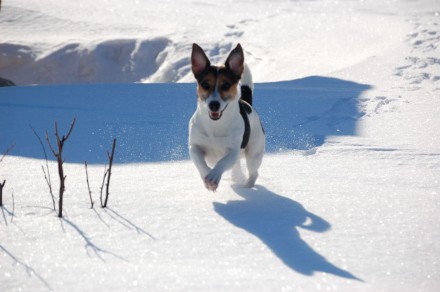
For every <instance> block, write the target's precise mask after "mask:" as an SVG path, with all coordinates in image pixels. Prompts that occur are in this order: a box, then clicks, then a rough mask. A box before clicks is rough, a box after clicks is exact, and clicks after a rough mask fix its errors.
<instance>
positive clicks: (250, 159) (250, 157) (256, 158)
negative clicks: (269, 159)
mask: <svg viewBox="0 0 440 292" xmlns="http://www.w3.org/2000/svg"><path fill="white" fill-rule="evenodd" d="M262 161H263V152H261V153H250V152H246V166H247V169H248V174H249V178H248V180H247V182H246V184H245V187H246V188H252V187H254V185H255V181H256V180H257V178H258V168H260V166H261V163H262Z"/></svg>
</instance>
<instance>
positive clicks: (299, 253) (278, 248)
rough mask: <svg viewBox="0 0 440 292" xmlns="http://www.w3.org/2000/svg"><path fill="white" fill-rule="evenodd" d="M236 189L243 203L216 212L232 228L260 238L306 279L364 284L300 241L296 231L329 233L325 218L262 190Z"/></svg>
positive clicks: (221, 206)
mask: <svg viewBox="0 0 440 292" xmlns="http://www.w3.org/2000/svg"><path fill="white" fill-rule="evenodd" d="M234 189H235V192H236V193H237V194H238V195H240V196H241V197H243V198H244V200H236V201H229V202H227V203H226V204H222V203H214V209H215V211H216V212H217V213H218V214H220V215H221V216H222V217H224V218H225V219H226V220H227V221H229V222H230V223H232V224H233V225H235V226H237V227H239V228H241V229H243V230H245V231H247V232H249V233H251V234H253V235H255V236H256V237H258V238H259V239H260V240H261V241H262V242H263V243H264V244H266V245H267V246H268V247H269V248H270V249H271V250H272V251H273V253H274V254H275V255H276V256H277V257H278V258H279V259H280V260H282V261H283V262H284V263H285V264H286V265H287V266H288V267H289V268H291V269H292V270H294V271H296V272H298V273H300V274H303V275H307V276H311V275H313V274H314V272H324V273H328V274H332V275H335V276H339V277H342V278H347V279H353V280H359V281H362V280H360V279H359V278H357V277H356V276H354V275H353V274H351V273H350V272H348V271H345V270H344V269H342V268H339V267H337V266H335V265H334V264H332V263H330V262H329V261H328V260H327V259H326V258H325V257H324V256H322V255H320V254H319V253H318V252H316V251H315V250H313V248H312V247H310V246H309V245H308V244H307V243H306V242H305V241H304V240H302V239H301V236H300V234H299V232H298V230H297V228H303V229H307V230H309V231H313V232H325V231H327V230H329V229H330V224H329V223H328V222H327V221H325V220H324V219H323V218H321V217H319V216H317V215H315V214H313V213H311V212H309V211H307V210H306V209H305V208H304V207H303V206H302V205H301V204H299V203H298V202H295V201H294V200H291V199H289V198H286V197H283V196H280V195H277V194H275V193H273V192H271V191H269V190H267V189H266V188H264V187H262V186H257V187H256V188H254V189H242V188H234Z"/></svg>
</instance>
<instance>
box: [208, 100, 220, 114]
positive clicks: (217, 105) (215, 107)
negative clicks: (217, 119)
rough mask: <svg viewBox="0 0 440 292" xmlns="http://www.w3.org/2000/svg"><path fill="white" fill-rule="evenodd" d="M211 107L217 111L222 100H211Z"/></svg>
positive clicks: (213, 110)
mask: <svg viewBox="0 0 440 292" xmlns="http://www.w3.org/2000/svg"><path fill="white" fill-rule="evenodd" d="M209 109H210V110H211V111H212V112H217V111H218V110H219V109H220V102H218V101H211V102H210V103H209Z"/></svg>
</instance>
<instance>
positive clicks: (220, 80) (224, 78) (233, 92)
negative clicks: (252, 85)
mask: <svg viewBox="0 0 440 292" xmlns="http://www.w3.org/2000/svg"><path fill="white" fill-rule="evenodd" d="M226 73H227V69H224V68H220V69H219V74H218V77H217V90H218V92H219V94H220V97H221V98H222V99H223V100H224V101H228V100H233V99H234V98H235V97H236V96H237V88H238V87H237V85H238V81H239V79H238V78H231V76H229V74H226Z"/></svg>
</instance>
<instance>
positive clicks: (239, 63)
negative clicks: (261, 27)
mask: <svg viewBox="0 0 440 292" xmlns="http://www.w3.org/2000/svg"><path fill="white" fill-rule="evenodd" d="M243 64H244V55H243V49H242V48H241V45H240V44H238V45H237V46H236V47H235V49H233V50H232V52H231V53H229V56H228V58H227V59H226V62H225V66H226V68H229V69H230V70H231V71H232V72H233V73H234V74H235V75H236V76H237V77H239V78H240V77H241V74H242V73H243V70H244V65H243Z"/></svg>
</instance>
